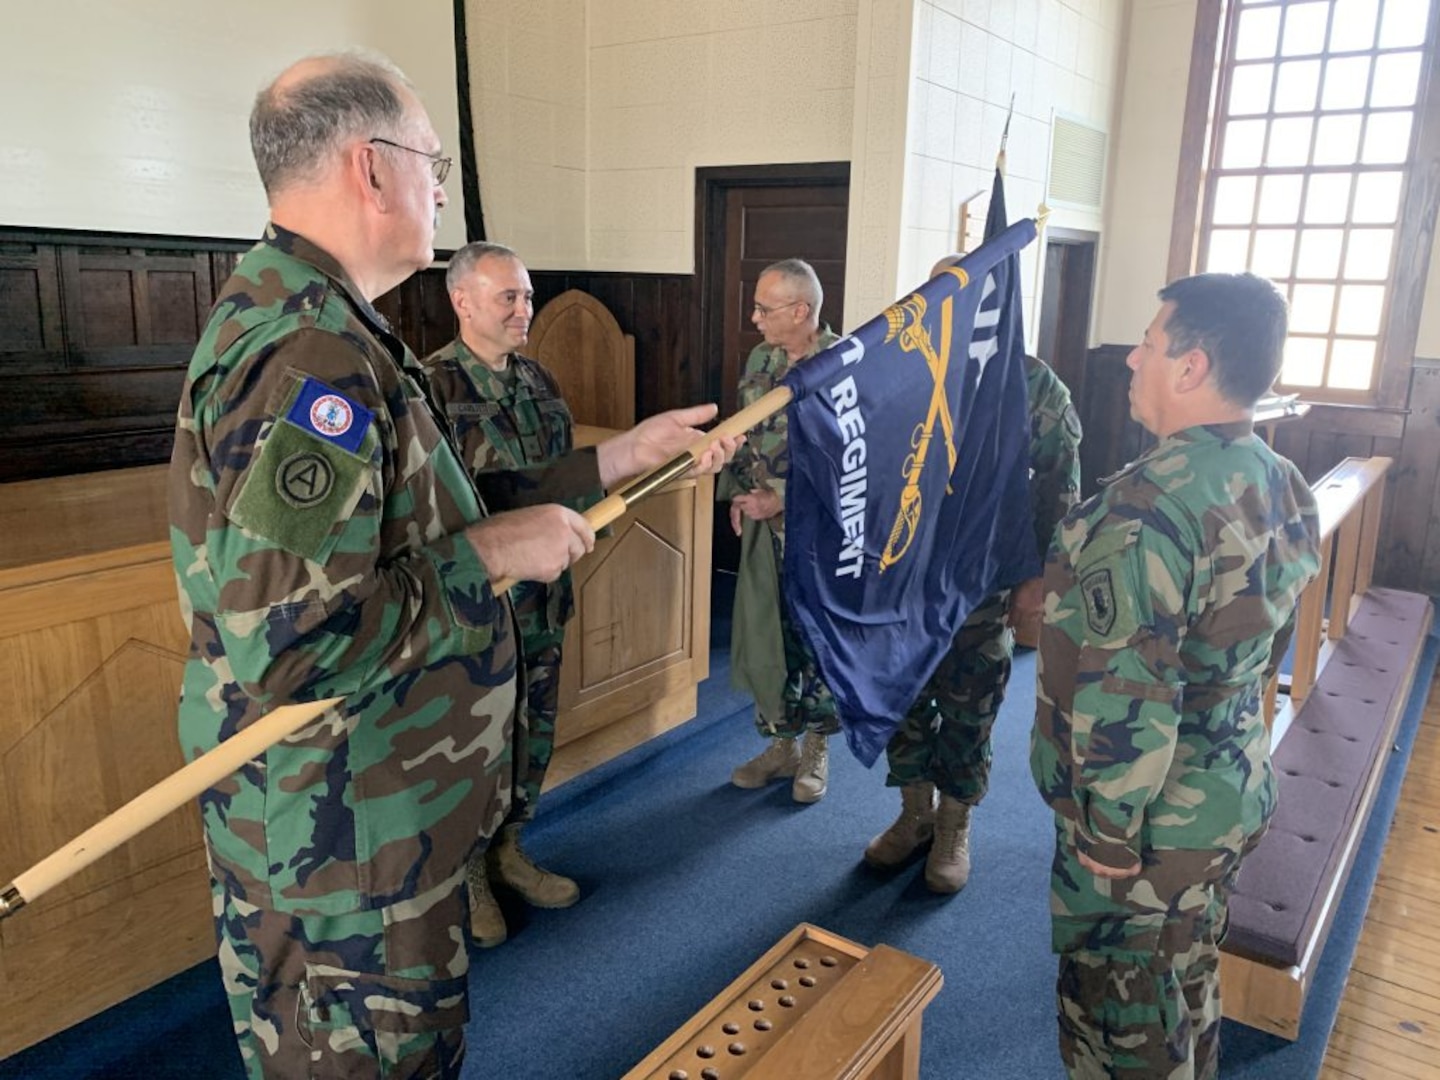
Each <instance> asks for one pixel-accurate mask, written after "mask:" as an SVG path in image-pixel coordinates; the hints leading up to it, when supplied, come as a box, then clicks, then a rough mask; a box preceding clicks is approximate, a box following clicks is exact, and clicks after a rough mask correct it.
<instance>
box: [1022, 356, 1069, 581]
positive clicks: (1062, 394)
mask: <svg viewBox="0 0 1440 1080" xmlns="http://www.w3.org/2000/svg"><path fill="white" fill-rule="evenodd" d="M1025 399H1026V405H1027V406H1028V408H1029V411H1030V507H1031V513H1032V515H1033V517H1034V519H1035V550H1036V551H1037V552H1038V553H1039V556H1040V558H1041V559H1043V558H1045V552H1046V551H1048V550H1049V548H1050V540H1051V538H1052V537H1053V536H1054V535H1055V527H1056V526H1057V525H1059V524H1060V519H1061V518H1063V517H1064V516H1065V514H1066V513H1067V512H1069V510H1070V508H1071V507H1073V506H1074V505H1075V504H1076V503H1077V502H1079V501H1080V414H1079V413H1077V412H1076V411H1075V406H1074V405H1072V404H1071V403H1070V391H1069V390H1068V389H1067V388H1066V386H1065V384H1064V383H1063V382H1061V381H1060V376H1058V375H1056V374H1055V372H1054V371H1053V370H1052V369H1051V368H1050V366H1049V365H1048V364H1046V363H1045V362H1044V361H1043V360H1039V359H1037V358H1036V357H1033V356H1027V357H1025Z"/></svg>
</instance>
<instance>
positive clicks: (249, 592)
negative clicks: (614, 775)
mask: <svg viewBox="0 0 1440 1080" xmlns="http://www.w3.org/2000/svg"><path fill="white" fill-rule="evenodd" d="M250 131H251V144H252V148H253V150H254V154H255V161H256V165H257V167H258V169H259V172H260V177H261V180H262V181H263V183H264V186H265V191H266V194H267V197H268V200H269V204H270V223H269V224H268V226H267V227H266V229H265V233H264V236H263V238H262V239H261V240H260V242H259V243H258V244H257V245H256V246H255V247H254V248H253V249H252V250H251V251H250V252H249V253H248V254H247V255H246V256H245V257H244V258H243V259H242V260H241V261H240V264H239V265H238V266H237V267H236V269H235V273H234V275H233V276H232V277H231V278H230V280H229V281H228V282H226V283H225V285H224V286H223V287H222V288H221V290H220V297H219V299H218V300H217V301H216V304H215V307H214V309H213V311H212V312H211V314H210V319H209V322H208V324H207V326H206V328H205V331H204V334H203V336H202V338H201V341H200V343H199V345H198V346H197V347H196V350H195V354H194V357H193V359H192V360H191V363H190V367H189V371H188V373H187V377H186V380H185V386H184V390H183V393H182V397H181V402H180V408H179V417H178V422H177V430H176V438H175V451H174V457H173V460H172V464H171V470H170V503H171V537H172V548H173V554H174V564H175V572H176V576H177V578H178V582H179V587H180V599H181V605H182V609H183V611H184V614H185V617H186V619H187V620H188V622H189V624H190V630H191V635H192V646H191V654H190V659H189V661H188V663H187V664H186V668H185V677H184V685H183V688H182V693H181V702H180V740H181V744H182V748H183V750H184V752H185V754H186V755H187V756H189V757H194V756H196V755H198V754H200V753H202V752H204V751H206V750H208V749H210V748H211V747H213V746H214V745H216V743H218V742H219V741H220V740H222V739H225V738H228V737H229V736H230V735H232V734H234V733H235V732H237V731H239V730H241V729H243V728H245V727H246V726H247V725H249V724H250V723H252V722H253V721H255V720H256V719H257V718H258V717H260V716H262V715H263V714H264V713H266V712H267V711H268V710H270V709H271V708H273V707H275V706H278V705H281V704H284V703H287V702H303V701H313V700H317V699H321V698H329V697H341V698H343V699H344V701H343V703H342V704H341V705H339V706H338V707H335V708H332V709H330V710H329V711H327V712H325V713H324V714H323V715H321V716H320V717H319V718H318V719H316V720H315V721H314V722H313V723H312V724H310V725H309V726H308V727H306V728H304V729H303V730H301V731H299V732H297V733H296V734H295V735H293V736H291V737H289V738H287V739H285V740H283V741H281V742H280V743H278V744H277V745H275V746H274V747H272V748H271V749H269V750H268V751H266V752H265V753H263V754H261V755H260V756H259V757H257V758H255V759H254V760H253V761H251V762H249V763H248V764H247V765H246V766H245V767H244V768H242V769H241V770H240V771H239V772H237V773H235V774H234V775H232V776H230V777H229V778H227V779H226V780H224V781H222V782H221V783H219V784H217V785H216V786H215V787H213V788H211V789H210V790H209V791H207V792H205V793H204V794H203V795H202V796H201V799H200V804H201V816H202V820H203V823H204V829H205V838H206V846H207V852H208V855H209V862H210V870H211V875H212V890H213V893H214V902H215V913H216V924H217V936H218V938H219V945H220V965H221V970H222V973H223V976H224V981H225V987H226V992H227V994H228V996H229V1003H230V1009H231V1013H232V1015H233V1018H234V1027H235V1033H236V1038H237V1040H238V1042H239V1046H240V1050H241V1056H242V1058H243V1060H244V1063H245V1068H246V1071H247V1073H248V1074H249V1076H251V1077H252V1078H259V1077H296V1076H311V1077H379V1076H382V1075H383V1076H386V1077H392V1078H393V1077H412V1076H414V1077H420V1076H423V1077H427V1078H433V1077H456V1076H459V1074H460V1066H461V1061H462V1058H463V1056H464V1025H465V1021H466V1019H467V1016H468V1003H467V1002H468V998H467V985H466V982H467V980H466V972H467V968H468V961H467V955H466V950H465V947H464V927H465V924H466V909H465V898H464V889H463V885H464V866H465V861H466V859H467V857H468V856H469V854H470V852H471V850H472V849H473V848H474V847H475V845H476V842H477V839H478V838H479V837H481V836H489V835H491V834H492V833H493V832H494V830H495V829H496V828H497V827H498V826H499V824H500V822H501V821H502V820H503V819H504V817H505V814H506V811H507V810H508V808H509V803H510V794H511V792H510V786H511V768H510V760H509V754H510V745H511V739H512V737H513V728H514V714H515V707H516V695H517V689H516V640H515V635H514V631H513V629H512V614H511V611H510V604H509V601H508V600H507V598H506V596H505V594H504V593H499V594H497V593H495V592H494V591H493V589H492V587H491V582H492V581H495V580H498V579H499V578H524V579H531V580H538V581H547V580H553V579H554V578H555V577H557V576H558V575H559V574H560V573H561V572H562V571H563V570H564V569H565V568H566V567H567V566H569V565H570V563H571V562H573V561H574V560H575V559H576V558H578V557H580V556H581V555H583V554H584V553H585V552H586V551H588V550H590V549H591V547H592V546H593V544H594V534H593V532H592V531H591V529H590V527H589V526H588V525H587V524H586V523H585V520H584V519H583V518H582V517H580V516H579V515H578V514H576V513H575V512H574V511H573V510H570V509H569V508H566V507H562V506H558V505H549V506H539V507H532V508H528V509H524V510H518V511H515V512H513V513H509V514H501V515H497V516H496V517H494V518H491V519H488V520H486V519H484V515H483V511H482V509H481V506H480V503H479V501H478V499H477V498H476V495H475V490H474V487H473V485H472V484H471V481H470V478H469V477H468V476H467V475H466V472H465V469H464V467H463V465H462V464H461V462H460V460H459V458H458V457H457V456H456V455H455V453H454V452H453V450H452V449H451V447H450V445H449V443H448V442H447V441H446V439H445V435H444V431H443V428H442V427H441V426H440V424H439V423H438V422H437V421H436V419H435V417H434V416H433V415H432V413H431V411H430V408H429V406H428V404H427V402H426V399H425V395H424V393H423V390H422V386H423V373H422V371H421V369H420V366H419V364H418V362H417V361H416V359H415V357H414V356H413V355H412V354H411V353H410V351H409V350H408V349H407V348H406V347H405V346H404V345H403V344H402V343H401V342H400V341H399V340H398V339H397V338H396V337H395V336H394V335H393V334H391V332H390V330H389V328H388V326H387V325H386V322H385V320H384V319H383V318H382V317H381V316H380V315H379V314H378V313H377V312H376V311H375V309H374V307H373V306H372V301H373V300H374V298H375V297H377V296H379V295H380V294H381V293H384V292H386V291H387V290H389V289H391V288H393V287H394V286H396V285H398V284H399V283H400V282H402V281H404V280H405V279H406V278H408V277H409V276H410V275H411V274H413V273H414V272H415V271H416V270H418V269H420V268H422V267H424V266H426V265H428V264H429V263H430V262H431V260H432V259H433V257H434V253H433V250H432V244H433V240H434V232H435V223H436V220H437V215H438V212H439V210H440V208H441V207H443V206H444V205H445V202H446V199H445V192H444V189H443V188H442V187H441V183H442V181H443V180H444V178H445V174H446V171H447V170H448V168H449V165H450V161H449V159H448V158H446V157H444V156H443V152H442V149H441V146H440V140H439V138H438V137H437V136H436V134H435V130H434V128H433V127H432V126H431V123H430V120H429V118H428V117H427V115H426V113H425V109H424V108H423V106H422V105H421V104H420V101H419V99H418V98H417V97H416V95H415V92H414V90H413V88H412V87H411V85H410V83H409V82H408V81H407V80H406V79H405V77H404V75H402V74H401V73H400V71H399V70H398V69H396V68H395V67H394V66H393V65H392V64H390V63H389V61H387V60H385V59H384V58H382V57H374V56H365V55H360V54H344V55H333V56H323V57H312V58H309V59H305V60H302V61H300V62H298V63H296V64H294V65H293V66H292V67H290V68H289V69H287V70H286V71H285V72H284V73H283V74H281V75H280V77H279V78H277V79H276V80H275V81H274V82H273V83H272V84H271V85H270V86H268V87H266V88H265V89H264V90H262V91H261V92H260V94H259V96H258V97H257V99H256V101H255V106H254V110H253V112H252V114H251V118H250Z"/></svg>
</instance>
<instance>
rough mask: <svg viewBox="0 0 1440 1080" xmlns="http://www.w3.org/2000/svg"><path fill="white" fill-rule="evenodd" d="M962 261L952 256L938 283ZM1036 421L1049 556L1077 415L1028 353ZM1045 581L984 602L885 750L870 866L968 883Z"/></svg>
mask: <svg viewBox="0 0 1440 1080" xmlns="http://www.w3.org/2000/svg"><path fill="white" fill-rule="evenodd" d="M959 259H960V256H958V255H954V256H947V257H946V258H944V259H941V260H940V261H939V262H938V263H936V264H935V267H934V269H933V270H931V272H930V276H931V277H934V276H935V275H936V274H939V273H941V272H943V271H944V270H945V268H946V267H949V266H953V265H955V263H957V262H958V261H959ZM1025 398H1026V405H1027V411H1028V414H1029V419H1030V454H1029V467H1030V505H1031V512H1032V516H1033V518H1034V522H1035V544H1036V549H1037V551H1038V552H1039V553H1040V556H1041V557H1043V556H1044V553H1045V551H1046V549H1047V548H1048V547H1049V546H1050V538H1051V536H1052V535H1053V534H1054V532H1055V526H1056V525H1057V524H1059V522H1060V519H1061V518H1062V517H1064V516H1065V513H1066V511H1067V510H1069V509H1070V508H1071V507H1072V506H1074V505H1075V503H1076V502H1078V501H1079V498H1080V417H1079V415H1078V414H1077V413H1076V412H1075V407H1074V405H1073V404H1071V401H1070V391H1069V390H1068V389H1066V387H1065V384H1064V383H1063V382H1061V381H1060V378H1059V376H1057V375H1056V374H1055V372H1054V371H1052V370H1051V369H1050V366H1049V365H1048V364H1046V363H1045V362H1044V361H1042V360H1040V359H1038V358H1037V357H1033V356H1027V357H1025ZM1042 598H1043V591H1042V582H1041V579H1040V578H1038V577H1037V578H1033V579H1031V580H1030V581H1026V582H1022V583H1021V584H1019V585H1017V586H1016V587H1015V588H1013V589H1002V590H999V591H998V592H996V593H994V594H993V595H991V596H988V597H986V598H985V599H984V600H982V601H981V602H980V603H979V604H978V605H977V606H976V608H975V610H974V611H972V612H971V613H970V615H969V616H968V617H967V618H966V620H965V622H964V623H962V624H961V626H960V629H959V630H958V631H957V632H956V634H955V640H954V642H953V643H952V644H951V646H950V651H949V652H947V653H946V654H945V657H944V659H942V660H941V661H940V666H939V667H938V668H936V669H935V674H934V675H932V676H931V677H930V680H929V681H928V682H927V683H926V684H925V687H924V689H922V690H921V692H920V696H919V697H918V698H917V699H916V700H915V703H914V705H912V706H911V707H910V711H909V712H908V713H906V715H905V717H904V719H903V720H902V721H901V722H900V725H899V726H898V727H897V728H896V729H895V734H894V735H893V736H891V738H890V742H889V743H888V744H887V745H886V747H885V757H886V761H887V763H888V765H889V772H888V774H887V775H886V778H885V783H886V784H888V785H889V786H890V787H898V788H899V789H900V815H899V817H897V818H896V819H895V821H894V822H893V823H892V824H891V825H890V827H889V828H888V829H886V830H885V831H884V832H882V833H881V834H880V835H879V836H877V837H875V839H873V840H871V841H870V843H869V845H868V846H867V847H866V848H865V861H866V862H867V863H869V864H870V865H871V866H873V867H876V868H877V869H880V870H894V869H898V868H899V867H901V866H904V865H905V864H907V863H908V862H909V861H910V860H911V859H913V858H915V857H916V856H917V855H918V854H920V853H921V852H927V855H926V860H925V884H926V885H927V886H928V887H929V888H930V890H931V891H932V892H937V893H955V892H959V891H960V890H961V889H963V888H964V887H965V885H966V883H967V882H968V881H969V880H970V816H971V811H972V810H973V809H974V807H976V806H978V805H979V804H980V801H981V800H982V799H983V798H984V797H985V793H986V792H987V791H988V790H989V786H990V761H991V745H990V732H991V730H992V728H993V727H994V725H995V717H996V716H997V715H998V714H999V712H1000V705H1001V704H1002V702H1004V700H1005V688H1006V686H1007V685H1008V684H1009V682H1010V669H1011V661H1012V659H1013V657H1014V653H1015V632H1014V628H1015V627H1016V626H1018V625H1020V624H1021V622H1022V621H1023V620H1026V619H1029V618H1038V616H1039V612H1040V603H1041V600H1042Z"/></svg>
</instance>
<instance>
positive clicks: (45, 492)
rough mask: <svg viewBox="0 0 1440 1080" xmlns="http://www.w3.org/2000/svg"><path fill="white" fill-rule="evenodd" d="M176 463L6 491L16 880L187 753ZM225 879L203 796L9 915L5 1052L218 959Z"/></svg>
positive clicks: (4, 855) (4, 763)
mask: <svg viewBox="0 0 1440 1080" xmlns="http://www.w3.org/2000/svg"><path fill="white" fill-rule="evenodd" d="M163 474H164V469H163V468H160V469H147V470H141V471H140V472H138V473H135V474H127V473H121V474H115V476H116V478H117V482H116V483H114V484H113V485H110V486H108V487H107V486H106V485H103V484H99V483H97V482H96V480H95V479H94V478H91V477H66V478H62V479H55V480H47V481H39V482H35V483H24V484H9V485H5V486H3V487H0V528H3V529H4V530H5V533H6V535H8V536H10V537H12V538H13V540H12V544H8V545H7V546H6V552H7V557H6V559H5V562H4V569H0V612H3V615H0V683H3V685H4V686H5V687H6V694H5V697H4V699H3V704H0V818H3V819H4V820H5V821H6V822H8V823H10V824H9V827H7V828H6V829H4V830H0V880H5V881H9V880H11V879H12V878H13V877H14V876H15V875H16V874H17V873H19V872H20V871H22V870H24V869H26V868H28V867H29V866H30V865H32V864H33V863H35V862H37V861H38V860H39V859H41V858H43V857H44V856H46V855H48V854H50V852H51V851H53V850H55V849H56V848H58V847H60V846H61V845H62V844H64V843H67V842H68V841H70V840H71V839H73V838H74V836H76V835H77V834H78V833H80V832H81V831H82V830H83V829H85V828H88V827H89V826H90V825H93V824H94V823H95V822H96V821H97V820H99V819H100V818H101V817H103V816H104V815H105V814H106V813H108V812H109V811H111V810H114V809H115V808H117V807H118V806H120V805H121V804H123V803H124V802H126V801H127V800H129V799H130V798H132V797H134V796H135V795H137V794H139V793H140V792H141V791H143V790H144V789H145V788H147V787H149V786H150V785H151V784H153V783H155V782H157V781H159V780H160V779H162V778H163V777H165V776H166V775H168V774H169V773H171V772H173V771H174V770H175V769H178V768H179V767H180V766H181V765H182V764H183V762H182V760H181V756H180V748H179V745H178V744H177V742H176V739H175V715H176V713H175V702H176V694H177V690H178V687H179V684H180V675H181V669H182V667H183V665H184V660H185V655H186V653H187V652H188V648H189V635H188V634H187V633H186V630H185V626H184V623H183V622H182V620H181V618H180V613H179V610H178V608H177V606H176V600H175V577H174V571H173V570H172V568H171V566H170V552H169V545H168V544H167V543H165V500H164V496H163V480H164V475H163ZM117 522H119V523H121V524H120V525H119V527H118V528H117ZM107 539H108V541H109V543H108V544H107V543H106V540H107ZM12 546H13V549H14V551H13V553H12V552H11V547H12ZM102 547H109V548H110V550H108V551H103V552H102V551H101V548H102ZM208 882H209V878H208V875H207V873H206V869H205V857H204V852H203V850H202V848H201V840H200V816H199V811H198V808H197V806H196V805H195V803H193V802H190V803H187V804H186V805H185V806H184V807H182V808H181V809H180V810H177V811H175V812H174V813H173V814H171V815H169V816H167V817H166V818H164V819H163V820H162V821H161V822H160V823H158V824H157V825H156V826H155V827H154V828H151V829H149V830H147V831H146V832H144V833H142V834H141V835H140V836H138V837H136V838H135V839H133V840H131V841H130V842H128V843H126V844H124V845H123V846H122V847H120V848H119V849H117V851H116V852H114V853H113V854H112V855H111V856H110V857H108V858H106V859H104V860H102V861H100V862H97V863H95V864H94V865H92V866H90V867H87V868H86V869H85V870H83V871H81V872H80V873H78V874H76V875H75V876H74V877H72V878H70V879H69V880H68V881H66V882H64V883H63V884H61V885H59V886H57V887H56V888H55V889H53V890H51V891H50V892H48V893H46V894H45V895H44V896H42V897H40V898H39V899H38V900H37V901H36V902H35V903H34V904H33V905H31V906H30V907H29V908H27V910H26V911H25V913H24V916H23V917H21V918H16V919H14V920H13V921H7V922H5V923H4V924H0V1012H3V1014H4V1016H5V1018H6V1019H5V1023H4V1024H3V1025H0V1057H3V1056H5V1055H8V1054H10V1053H13V1052H15V1051H16V1050H19V1049H20V1048H21V1047H24V1046H27V1045H30V1044H31V1043H34V1042H36V1041H38V1040H39V1039H41V1038H44V1037H45V1036H47V1035H50V1034H52V1033H54V1032H55V1031H58V1030H60V1029H61V1028H64V1027H67V1026H68V1025H70V1024H72V1023H75V1022H76V1021H79V1020H81V1019H83V1018H85V1017H87V1016H90V1015H92V1014H94V1013H96V1012H98V1011H100V1010H101V1009H104V1008H108V1007H109V1006H111V1005H114V1004H115V1003H116V1002H119V1001H122V1000H124V999H125V998H127V997H129V996H130V995H132V994H135V993H137V992H139V991H140V990H143V989H145V988H146V987H148V986H151V985H153V984H154V983H156V982H159V981H160V980H161V979H164V978H167V977H169V976H170V975H173V974H175V973H176V972H177V971H180V970H183V969H184V968H186V967H189V966H191V965H192V964H195V963H197V962H198V961H200V960H202V959H204V958H205V957H206V956H209V955H211V954H212V953H213V951H214V934H213V928H212V922H211V918H210V902H209V884H208Z"/></svg>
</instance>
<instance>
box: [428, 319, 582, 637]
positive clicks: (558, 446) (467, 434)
mask: <svg viewBox="0 0 1440 1080" xmlns="http://www.w3.org/2000/svg"><path fill="white" fill-rule="evenodd" d="M509 360H510V363H509V367H508V369H507V370H506V371H505V372H503V373H500V372H495V371H491V370H490V368H488V367H486V366H485V364H484V363H483V362H482V361H481V360H480V359H479V358H478V357H477V356H476V355H475V354H474V353H473V352H471V351H470V350H469V349H468V348H467V347H466V345H465V343H464V342H463V341H460V340H459V339H456V340H455V341H452V342H451V343H450V344H449V345H446V346H445V347H444V348H443V349H439V350H437V351H436V352H434V353H431V354H430V355H429V356H427V357H426V358H425V360H424V367H425V373H426V375H427V376H428V377H429V380H430V394H431V398H432V400H433V401H434V402H435V404H436V406H437V407H438V408H439V409H440V410H441V411H442V412H443V413H444V414H445V420H446V423H448V424H449V427H450V436H451V439H452V441H453V443H454V445H455V447H456V448H457V449H458V450H459V452H460V457H461V460H462V461H463V462H464V464H465V467H466V469H468V470H469V471H470V475H471V477H472V478H473V479H474V481H475V486H476V488H477V489H478V490H479V492H480V495H481V497H482V498H483V499H484V500H485V504H486V506H487V507H489V509H490V510H492V511H498V510H510V509H514V508H515V507H517V506H529V505H534V504H537V503H542V502H561V503H565V504H566V505H567V506H569V507H571V508H572V509H574V510H579V511H584V510H587V509H589V508H590V507H591V506H593V505H594V504H595V503H596V502H598V501H599V500H600V498H601V497H602V496H603V495H604V491H603V489H602V488H601V485H600V467H599V463H598V460H597V458H596V456H595V451H594V450H593V449H585V450H579V451H576V450H575V449H574V443H575V438H574V423H573V421H572V419H571V416H570V409H569V407H568V406H566V404H565V401H564V399H563V398H562V397H561V396H560V387H559V385H558V384H557V383H556V382H555V378H554V376H552V375H551V374H550V372H548V371H546V370H545V368H544V367H543V366H542V365H541V364H540V363H539V362H537V361H535V360H531V359H530V358H529V357H527V356H521V355H520V354H519V353H512V354H511V355H510V358H509ZM510 599H511V600H512V601H513V602H514V604H515V614H516V616H517V617H518V618H519V620H520V634H521V639H522V647H523V649H524V651H525V655H527V656H534V655H535V654H536V653H538V652H540V651H541V650H542V649H546V648H548V647H550V646H553V645H559V644H560V643H561V641H563V640H564V638H565V623H566V621H567V620H568V619H569V618H570V616H571V615H572V614H573V613H574V610H575V599H574V589H573V586H572V584H571V579H570V571H568V570H567V571H566V572H565V573H564V574H563V575H562V576H561V577H560V579H559V580H558V581H556V582H554V583H553V584H550V585H542V584H540V583H539V582H535V581H522V582H520V583H519V584H517V585H516V586H515V587H514V588H512V589H511V590H510Z"/></svg>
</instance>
